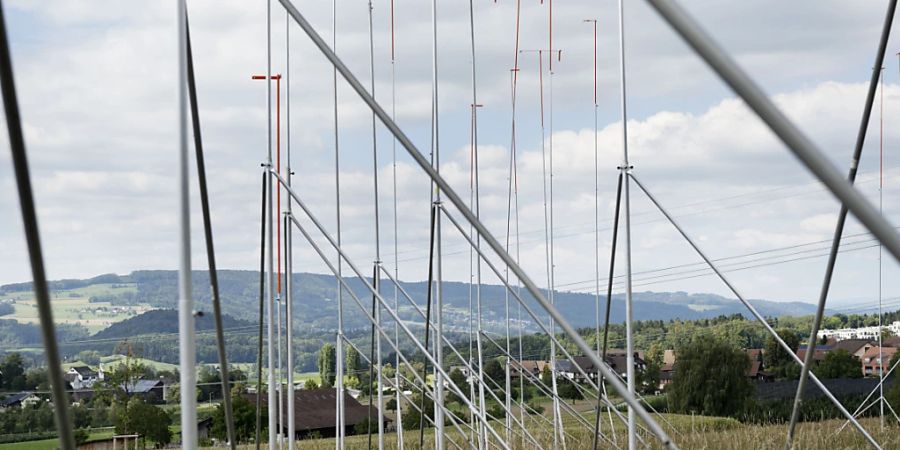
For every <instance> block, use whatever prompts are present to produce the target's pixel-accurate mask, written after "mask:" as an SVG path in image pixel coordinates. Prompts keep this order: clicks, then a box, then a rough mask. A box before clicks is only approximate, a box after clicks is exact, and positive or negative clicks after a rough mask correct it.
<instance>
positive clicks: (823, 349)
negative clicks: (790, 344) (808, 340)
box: [797, 345, 832, 366]
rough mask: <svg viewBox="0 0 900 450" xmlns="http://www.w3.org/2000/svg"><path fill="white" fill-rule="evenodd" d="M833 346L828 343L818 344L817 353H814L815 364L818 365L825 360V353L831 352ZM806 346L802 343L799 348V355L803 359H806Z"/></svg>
mask: <svg viewBox="0 0 900 450" xmlns="http://www.w3.org/2000/svg"><path fill="white" fill-rule="evenodd" d="M831 350H832V349H831V346H828V345H817V346H816V350H815V353H813V365H814V366H818V365H819V363H821V362H822V361H824V360H825V355H826V354H827V353H828V352H830V351H831ZM806 351H807V350H806V346H805V345H801V346H800V348H799V349H797V357H798V358H800V360H801V361H805V360H806Z"/></svg>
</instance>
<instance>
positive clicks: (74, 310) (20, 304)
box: [0, 284, 152, 334]
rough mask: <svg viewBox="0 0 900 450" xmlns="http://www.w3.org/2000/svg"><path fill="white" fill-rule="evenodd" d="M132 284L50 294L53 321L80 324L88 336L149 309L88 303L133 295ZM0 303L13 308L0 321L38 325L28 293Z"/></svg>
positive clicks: (0, 298)
mask: <svg viewBox="0 0 900 450" xmlns="http://www.w3.org/2000/svg"><path fill="white" fill-rule="evenodd" d="M136 289H137V288H136V287H135V285H133V284H94V285H91V286H85V287H81V288H76V289H66V290H58V291H53V293H52V295H53V319H54V320H55V321H56V322H57V323H69V324H80V325H82V326H84V327H85V328H87V329H88V331H89V332H90V333H92V334H93V333H96V332H98V331H100V330H102V329H104V328H106V327H108V326H110V325H112V324H114V323H116V322H120V321H122V320H125V319H128V318H129V317H133V316H136V315H138V314H141V313H144V312H146V311H149V310H151V309H152V308H151V307H150V306H149V305H145V304H142V305H135V306H114V305H113V304H111V303H109V302H93V303H91V302H90V298H91V297H96V296H108V295H113V296H116V295H121V294H124V293H127V292H135V291H136ZM0 302H8V303H10V304H12V306H13V307H14V308H15V312H13V313H12V314H9V315H6V316H2V317H0V319H13V320H16V321H17V322H20V323H35V324H36V323H38V322H39V320H40V319H39V318H38V313H37V307H36V305H35V301H34V296H33V295H32V294H31V293H30V292H13V293H8V294H0Z"/></svg>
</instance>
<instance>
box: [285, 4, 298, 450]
mask: <svg viewBox="0 0 900 450" xmlns="http://www.w3.org/2000/svg"><path fill="white" fill-rule="evenodd" d="M284 17H285V21H284V44H285V47H284V53H285V94H284V95H285V116H286V117H285V122H286V123H287V126H286V127H285V136H284V137H285V144H286V146H287V174H286V178H287V185H288V188H290V187H291V180H292V178H293V176H294V170H293V168H291V21H290V15H289V14H288V13H287V12H285V14H284ZM291 203H292V202H291V201H290V198H288V202H287V216H286V217H285V222H286V223H285V226H284V233H285V240H286V241H287V247H286V250H287V251H286V252H285V255H284V258H285V267H284V271H285V285H284V288H285V303H286V304H287V310H286V314H285V315H286V316H287V317H286V321H287V326H286V328H287V330H286V333H287V436H288V450H294V446H295V444H296V442H295V436H296V434H295V431H296V430H295V424H294V305H293V295H292V292H291V290H292V289H293V287H294V246H293V243H294V239H293V237H294V234H293V230H292V229H291V227H290V223H289V222H288V220H289V219H290V216H291Z"/></svg>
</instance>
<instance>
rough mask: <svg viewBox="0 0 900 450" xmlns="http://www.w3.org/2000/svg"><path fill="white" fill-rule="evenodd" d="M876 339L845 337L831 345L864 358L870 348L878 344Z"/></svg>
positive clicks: (833, 347)
mask: <svg viewBox="0 0 900 450" xmlns="http://www.w3.org/2000/svg"><path fill="white" fill-rule="evenodd" d="M877 345H878V344H877V343H876V342H875V341H872V340H869V339H844V340H843V341H837V342H835V343H834V345H832V346H831V349H832V350H847V353H850V354H851V355H853V356H855V357H857V358H859V359H862V357H863V355H865V354H866V352H867V351H869V349H871V348H872V347H875V346H877Z"/></svg>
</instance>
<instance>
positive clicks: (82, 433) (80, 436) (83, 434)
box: [74, 428, 91, 445]
mask: <svg viewBox="0 0 900 450" xmlns="http://www.w3.org/2000/svg"><path fill="white" fill-rule="evenodd" d="M74 436H75V444H76V445H81V444H84V443H85V442H87V440H88V438H89V437H90V436H91V435H90V433H88V431H87V430H85V429H84V428H79V429H77V430H75V433H74Z"/></svg>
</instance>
